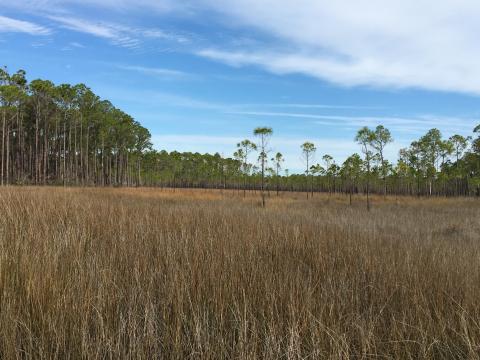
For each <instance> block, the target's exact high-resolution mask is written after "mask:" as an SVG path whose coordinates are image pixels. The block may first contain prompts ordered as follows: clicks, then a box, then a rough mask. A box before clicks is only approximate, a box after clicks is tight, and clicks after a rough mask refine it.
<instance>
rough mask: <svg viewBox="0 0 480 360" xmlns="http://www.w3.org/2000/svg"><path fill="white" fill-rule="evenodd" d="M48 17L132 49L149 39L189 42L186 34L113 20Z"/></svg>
mask: <svg viewBox="0 0 480 360" xmlns="http://www.w3.org/2000/svg"><path fill="white" fill-rule="evenodd" d="M48 18H49V19H50V20H53V21H55V22H56V23H58V24H59V25H60V26H61V27H63V28H65V29H68V30H71V31H76V32H81V33H84V34H89V35H92V36H95V37H99V38H103V39H107V40H109V41H110V42H111V43H112V44H113V45H117V46H120V47H125V48H130V49H138V48H140V47H141V45H142V44H143V43H144V42H145V41H148V40H149V39H150V40H151V39H154V40H159V39H161V40H165V41H173V42H176V43H186V42H188V38H187V37H186V36H185V35H179V34H174V33H171V32H165V31H163V30H160V29H146V28H140V27H129V26H125V25H121V24H116V23H111V22H103V21H102V22H95V21H91V20H85V19H82V18H76V17H68V16H56V15H49V16H48Z"/></svg>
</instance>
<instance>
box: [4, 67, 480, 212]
mask: <svg viewBox="0 0 480 360" xmlns="http://www.w3.org/2000/svg"><path fill="white" fill-rule="evenodd" d="M0 116H1V125H0V126H1V128H0V134H1V139H0V142H1V144H0V146H1V148H0V155H1V156H0V157H1V159H0V167H1V169H0V184H1V185H8V184H34V185H40V184H42V185H84V186H164V187H172V188H178V187H199V188H221V189H235V190H237V191H238V192H239V193H242V194H243V196H246V192H247V191H249V190H250V191H258V192H259V193H260V194H261V195H262V202H263V203H264V202H265V196H268V195H271V194H272V193H277V194H278V193H279V192H280V191H303V192H305V193H306V196H307V197H311V196H314V194H315V193H317V192H329V193H344V194H348V195H349V196H350V199H351V197H352V195H353V194H357V193H362V194H366V196H367V200H368V198H369V195H370V194H371V193H376V194H383V195H385V196H386V195H388V194H397V195H417V196H434V195H442V196H480V125H479V126H477V127H475V128H474V129H472V130H473V132H472V134H468V135H467V136H462V135H454V136H451V137H449V138H448V139H444V138H443V137H442V134H441V132H440V131H439V130H438V129H431V130H429V131H428V132H427V133H426V134H425V135H423V136H422V137H420V139H418V140H416V141H414V142H412V143H411V145H410V146H409V147H408V148H405V149H402V150H401V151H400V154H399V158H398V161H397V162H396V163H395V164H394V163H391V162H389V161H388V160H387V159H386V157H385V149H386V148H387V147H388V146H389V145H390V144H391V143H392V142H393V137H392V135H391V133H390V131H389V130H388V129H387V128H385V127H384V126H382V125H379V126H377V127H376V128H374V129H370V128H368V127H364V128H362V129H360V130H359V131H358V133H357V134H356V136H355V139H354V140H355V141H356V143H357V144H358V146H359V152H358V153H355V154H352V155H351V156H349V157H348V158H347V159H346V160H345V161H344V162H343V163H341V164H340V163H337V162H336V161H335V159H334V158H333V157H332V156H330V155H328V154H323V155H320V154H317V148H316V146H315V144H313V143H312V142H305V143H304V144H303V145H302V146H301V147H300V148H299V154H301V156H302V158H303V160H304V164H305V171H304V172H303V173H290V172H289V171H288V169H284V165H283V163H284V157H283V155H282V154H281V153H280V152H273V151H272V149H271V148H270V147H269V140H270V138H271V136H272V135H273V130H272V129H271V128H268V127H259V128H257V129H255V130H254V131H253V133H252V135H253V136H254V137H255V140H251V139H245V140H243V141H241V142H239V143H238V144H237V149H236V151H235V152H234V153H233V154H232V156H231V157H228V156H227V157H225V156H221V155H220V154H218V153H216V154H199V153H191V152H183V153H181V152H177V151H173V152H167V151H157V150H154V149H153V148H152V144H151V136H150V133H149V131H148V130H147V129H146V128H144V127H142V126H141V125H140V124H139V123H138V122H137V121H135V120H134V119H133V118H132V117H131V116H130V115H128V114H126V113H124V112H123V111H121V110H120V109H117V108H116V107H114V106H113V105H112V104H111V103H110V102H109V101H108V100H103V99H101V98H100V97H99V96H97V95H95V94H94V93H93V92H92V90H91V89H89V88H88V87H87V86H86V85H84V84H78V85H69V84H60V85H55V84H54V83H53V82H51V81H48V80H40V79H38V80H33V81H31V82H28V81H27V79H26V73H25V71H23V70H19V71H17V72H16V73H13V74H10V73H9V72H8V71H7V69H6V68H4V69H0ZM472 127H473V126H472ZM367 203H368V204H369V201H367Z"/></svg>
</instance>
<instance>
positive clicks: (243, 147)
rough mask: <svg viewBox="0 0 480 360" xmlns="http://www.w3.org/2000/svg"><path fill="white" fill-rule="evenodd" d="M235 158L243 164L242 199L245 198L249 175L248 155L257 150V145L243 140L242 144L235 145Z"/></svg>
mask: <svg viewBox="0 0 480 360" xmlns="http://www.w3.org/2000/svg"><path fill="white" fill-rule="evenodd" d="M237 148H238V150H237V153H236V154H237V156H238V157H239V158H240V159H241V161H242V162H243V169H242V170H243V197H246V196H247V177H248V173H249V166H248V155H249V154H250V153H251V152H252V151H255V150H257V145H256V144H255V143H253V142H251V141H250V140H248V139H245V140H243V141H242V142H240V143H238V144H237Z"/></svg>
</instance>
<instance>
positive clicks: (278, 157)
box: [271, 152, 284, 196]
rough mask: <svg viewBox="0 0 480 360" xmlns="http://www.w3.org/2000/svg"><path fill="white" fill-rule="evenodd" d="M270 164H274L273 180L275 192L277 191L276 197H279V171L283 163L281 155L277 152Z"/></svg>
mask: <svg viewBox="0 0 480 360" xmlns="http://www.w3.org/2000/svg"><path fill="white" fill-rule="evenodd" d="M271 160H272V162H273V163H274V164H275V180H276V188H277V189H276V190H277V196H278V195H279V185H280V184H279V182H280V170H281V169H282V163H283V162H284V159H283V155H282V153H280V152H277V153H276V154H275V157H273V158H272V159H271Z"/></svg>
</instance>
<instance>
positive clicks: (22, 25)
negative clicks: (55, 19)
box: [0, 15, 51, 35]
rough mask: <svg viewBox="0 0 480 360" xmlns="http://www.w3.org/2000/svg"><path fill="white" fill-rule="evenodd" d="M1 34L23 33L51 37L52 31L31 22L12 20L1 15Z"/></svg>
mask: <svg viewBox="0 0 480 360" xmlns="http://www.w3.org/2000/svg"><path fill="white" fill-rule="evenodd" d="M0 32H21V33H26V34H30V35H49V34H50V33H51V31H50V29H48V28H46V27H44V26H40V25H37V24H34V23H32V22H29V21H23V20H17V19H12V18H9V17H6V16H2V15H0Z"/></svg>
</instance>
